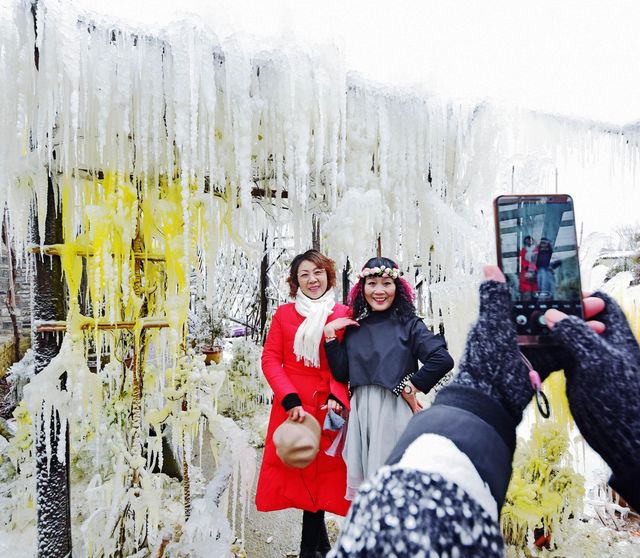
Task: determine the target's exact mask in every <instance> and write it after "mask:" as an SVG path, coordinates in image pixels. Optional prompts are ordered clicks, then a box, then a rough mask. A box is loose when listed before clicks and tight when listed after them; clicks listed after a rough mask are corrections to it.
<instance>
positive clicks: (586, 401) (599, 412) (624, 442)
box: [551, 293, 640, 475]
mask: <svg viewBox="0 0 640 558" xmlns="http://www.w3.org/2000/svg"><path fill="white" fill-rule="evenodd" d="M593 296H595V297H598V298H601V299H602V300H604V301H605V308H604V310H603V311H602V312H601V313H600V314H598V316H597V319H598V320H599V321H601V322H602V323H604V325H605V326H606V329H605V331H604V333H602V334H600V335H598V334H596V333H594V332H593V331H592V330H591V329H590V328H589V327H587V326H586V325H585V323H584V322H583V321H582V320H581V319H579V318H577V317H575V316H569V317H567V318H565V319H563V320H561V321H559V322H558V323H557V324H556V325H555V327H553V329H552V331H551V335H552V337H553V338H554V339H555V340H556V341H557V342H558V343H559V344H560V345H561V347H563V348H564V349H565V350H566V352H567V353H568V355H570V357H571V359H572V363H571V364H570V365H569V366H568V368H566V369H565V375H566V379H567V398H568V399H569V406H570V408H571V413H572V414H573V417H574V419H575V421H576V424H577V425H578V428H579V429H580V432H581V433H582V435H583V436H584V439H585V440H586V441H587V442H588V443H589V445H590V446H591V447H592V448H593V449H594V450H595V451H597V452H598V453H599V454H600V456H601V457H602V458H603V459H604V460H605V461H606V462H607V464H608V465H609V466H610V467H611V469H612V470H613V472H614V474H621V475H625V473H626V472H636V473H638V472H640V349H639V348H638V342H637V341H636V339H635V337H634V335H633V333H632V332H631V329H630V328H629V324H628V323H627V320H626V318H625V316H624V314H623V312H622V310H621V309H620V307H619V306H618V305H617V304H616V303H615V302H614V301H613V300H612V299H611V298H610V297H609V296H607V295H606V294H603V293H596V294H595V295H593Z"/></svg>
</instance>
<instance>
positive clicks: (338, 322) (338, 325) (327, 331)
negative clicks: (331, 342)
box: [324, 317, 360, 338]
mask: <svg viewBox="0 0 640 558" xmlns="http://www.w3.org/2000/svg"><path fill="white" fill-rule="evenodd" d="M349 326H356V327H360V324H359V323H358V322H356V321H355V320H352V319H351V318H346V317H345V318H336V319H335V320H332V321H330V322H329V323H328V324H326V325H325V326H324V336H325V337H329V338H331V337H335V336H336V331H340V330H341V329H345V328H347V327H349Z"/></svg>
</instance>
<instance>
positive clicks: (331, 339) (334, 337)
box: [324, 335, 337, 343]
mask: <svg viewBox="0 0 640 558" xmlns="http://www.w3.org/2000/svg"><path fill="white" fill-rule="evenodd" d="M336 339H337V337H336V336H335V335H332V336H331V337H327V336H325V338H324V342H325V343H328V342H329V341H335V340H336Z"/></svg>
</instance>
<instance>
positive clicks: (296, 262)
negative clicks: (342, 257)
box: [287, 250, 336, 298]
mask: <svg viewBox="0 0 640 558" xmlns="http://www.w3.org/2000/svg"><path fill="white" fill-rule="evenodd" d="M304 261H310V262H313V263H314V264H315V265H317V266H318V267H319V268H321V269H324V270H325V271H326V272H327V290H329V289H332V288H333V287H335V286H336V262H334V261H333V260H332V259H331V258H328V257H327V256H325V255H324V254H322V253H320V252H318V250H307V251H306V252H303V253H302V254H298V255H297V256H296V257H295V258H293V260H292V261H291V266H290V267H289V277H288V278H287V283H289V292H290V294H291V297H292V298H293V297H295V296H296V294H297V293H298V288H299V287H300V283H299V282H298V268H299V267H300V264H301V263H302V262H304Z"/></svg>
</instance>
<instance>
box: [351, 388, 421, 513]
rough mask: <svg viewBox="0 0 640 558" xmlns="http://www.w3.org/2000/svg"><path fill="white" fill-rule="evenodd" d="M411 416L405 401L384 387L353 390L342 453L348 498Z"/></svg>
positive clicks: (386, 454)
mask: <svg viewBox="0 0 640 558" xmlns="http://www.w3.org/2000/svg"><path fill="white" fill-rule="evenodd" d="M412 416H413V413H412V412H411V408H410V407H409V405H408V404H407V402H406V401H405V400H404V399H403V398H402V397H396V396H395V395H394V394H393V393H392V392H391V391H389V390H388V389H385V388H383V387H380V386H360V387H358V388H356V389H355V390H354V392H353V395H352V397H351V412H350V413H349V424H348V426H347V441H346V443H345V447H344V452H343V457H344V460H345V463H346V464H347V496H346V498H347V499H348V500H351V499H353V498H354V496H355V493H356V492H357V490H358V488H359V486H360V485H361V484H362V482H363V481H364V480H365V479H367V478H368V477H369V476H371V475H373V474H374V473H375V472H376V471H377V470H378V469H379V468H380V467H381V466H382V465H384V463H385V461H386V460H387V457H389V454H390V453H391V450H392V449H393V448H394V446H395V445H396V443H397V442H398V440H399V439H400V436H401V434H402V433H403V432H404V429H405V428H406V427H407V424H409V421H410V420H411V417H412Z"/></svg>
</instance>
